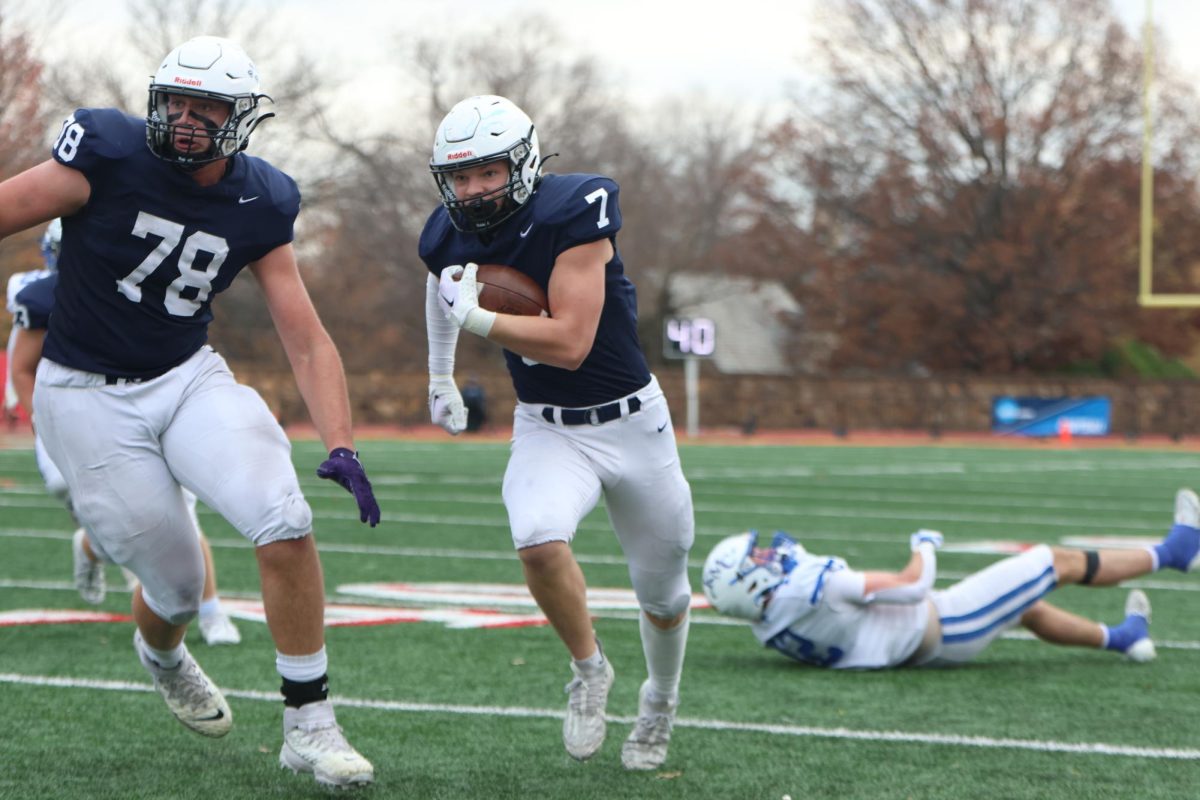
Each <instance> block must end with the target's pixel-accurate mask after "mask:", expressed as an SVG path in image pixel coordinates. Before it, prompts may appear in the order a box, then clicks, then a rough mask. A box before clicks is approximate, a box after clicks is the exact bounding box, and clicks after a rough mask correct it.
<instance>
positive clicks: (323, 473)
mask: <svg viewBox="0 0 1200 800" xmlns="http://www.w3.org/2000/svg"><path fill="white" fill-rule="evenodd" d="M317 477H318V478H328V479H329V480H331V481H337V482H338V483H340V484H341V485H342V488H343V489H345V490H346V491H347V492H349V493H350V494H352V495H354V502H356V503H358V519H359V521H360V522H367V521H370V523H371V527H372V528H374V527H375V526H376V525H378V524H379V504H378V503H376V502H375V493H374V492H373V491H371V482H370V481H369V480H367V472H366V470H364V469H363V465H362V464H361V463H360V462H359V460H358V453H355V452H354V451H353V450H347V449H346V448H345V447H335V448H334V449H333V450H330V451H329V458H327V459H325V461H324V462H322V464H321V466H319V467H317Z"/></svg>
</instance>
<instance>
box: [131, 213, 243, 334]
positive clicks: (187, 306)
mask: <svg viewBox="0 0 1200 800" xmlns="http://www.w3.org/2000/svg"><path fill="white" fill-rule="evenodd" d="M183 230H184V229H183V226H182V225H180V224H179V223H178V222H171V221H170V220H169V219H163V218H162V217H156V216H154V215H153V214H147V213H146V212H145V211H142V212H140V213H139V214H138V217H137V221H136V222H135V223H134V224H133V235H134V236H137V237H139V238H141V239H145V238H146V237H147V236H154V237H157V238H158V239H159V242H158V245H157V246H156V247H155V248H154V249H153V250H151V251H150V254H149V255H147V256H146V257H145V258H144V259H142V263H141V264H138V266H137V269H135V270H134V271H133V272H131V273H129V274H128V275H126V276H125V277H124V278H122V279H121V280H119V281H117V291H118V292H120V293H121V294H123V295H125V297H126V298H128V299H129V300H132V301H133V302H135V303H140V302H142V286H141V284H142V281H144V280H146V278H148V277H149V276H150V274H151V273H153V272H154V270H156V269H158V267H159V265H160V264H162V262H163V261H165V260H166V259H167V256H169V255H171V253H173V252H175V248H177V247H178V246H179V242H180V240H183ZM200 253H207V254H209V255H210V256H211V258H210V259H209V261H208V266H207V267H206V268H204V269H202V270H201V269H196V268H195V267H194V266H193V265H194V264H195V261H196V256H197V255H198V254H200ZM228 255H229V245H228V243H226V241H225V240H224V239H222V238H221V237H219V236H213V235H212V234H211V233H205V232H204V231H196V232H195V233H193V234H192V235H191V236H189V237H187V239H186V240H183V249H182V250H181V251H180V253H179V257H178V259H177V262H178V265H179V277H177V278H176V279H175V280H173V281H172V282H171V285H170V286H168V287H167V290H166V292H165V294H164V297H163V304H164V305H165V306H166V308H167V311H168V312H169V313H171V314H174V315H175V316H177V317H190V316H192V315H193V314H195V313H196V312H197V311H199V310H200V306H201V304H202V303H203V302H204V301H205V300H207V299H208V295H209V292H211V291H212V282H213V280H214V279H215V278H216V277H217V273H218V272H220V271H221V265H222V264H224V263H225V257H226V256H228ZM188 288H192V289H195V290H196V293H195V296H194V297H193V298H188V297H184V296H183V295H182V292H183V290H184V289H188Z"/></svg>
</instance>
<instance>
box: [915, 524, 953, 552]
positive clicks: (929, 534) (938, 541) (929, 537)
mask: <svg viewBox="0 0 1200 800" xmlns="http://www.w3.org/2000/svg"><path fill="white" fill-rule="evenodd" d="M922 542H929V544H931V545H932V546H933V549H934V550H938V549H940V548H941V546H942V544H943V543H945V537H943V536H942V534H941V533H939V532H938V531H931V530H929V529H928V528H922V529H921V530H919V531H917V532H916V533H914V534H913V535H912V537H911V538H909V540H908V545H909V547H910V548H912V549H913V550H914V551H915V550H916V549H917V548H918V547H920V546H921V544H922Z"/></svg>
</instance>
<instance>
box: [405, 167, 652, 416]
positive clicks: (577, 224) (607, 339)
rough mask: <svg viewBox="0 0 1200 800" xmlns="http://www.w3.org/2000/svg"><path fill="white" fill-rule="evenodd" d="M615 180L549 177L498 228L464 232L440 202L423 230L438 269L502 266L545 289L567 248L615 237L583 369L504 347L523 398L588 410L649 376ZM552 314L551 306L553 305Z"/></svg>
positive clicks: (425, 254)
mask: <svg viewBox="0 0 1200 800" xmlns="http://www.w3.org/2000/svg"><path fill="white" fill-rule="evenodd" d="M619 191H620V190H619V188H618V187H617V184H616V182H615V181H613V180H612V179H610V178H606V177H604V176H602V175H585V174H573V175H546V176H543V177H542V179H541V181H540V182H539V183H538V186H537V190H536V191H535V192H534V193H533V195H532V196H531V197H530V199H529V200H528V201H527V202H526V203H525V205H524V206H523V207H522V208H521V210H520V211H518V212H517V213H516V214H514V215H513V216H511V217H509V218H508V219H507V220H505V221H504V222H503V223H501V224H500V225H499V226H498V227H497V228H496V229H495V230H491V231H487V232H485V233H483V234H476V233H463V232H461V231H459V230H456V229H455V228H454V226H453V224H451V222H450V215H449V213H448V212H447V211H446V209H445V207H444V206H438V208H437V209H435V210H434V212H433V214H432V215H430V217H429V219H428V220H427V221H426V223H425V229H424V230H423V231H422V232H421V241H420V245H419V252H420V255H421V260H422V261H424V262H425V266H426V267H427V268H428V269H429V271H430V272H432V273H433V274H434V275H440V274H441V271H442V270H443V269H445V268H446V267H448V266H451V265H454V264H467V263H470V262H474V263H476V264H503V265H506V266H509V267H515V268H516V269H518V270H520V271H521V272H524V273H525V274H526V275H528V276H529V277H531V278H533V279H534V280H535V281H537V283H538V284H539V285H540V286H541V287H542V288H543V289H548V288H549V285H550V272H551V270H553V269H554V262H555V260H556V259H557V258H558V256H559V254H561V253H562V252H563V251H565V250H569V249H570V248H572V247H576V246H579V245H583V244H588V243H589V242H595V241H599V240H600V239H609V240H610V241H611V242H612V244H613V257H612V260H610V261H609V262H608V263H607V264H606V265H605V267H604V307H603V309H602V310H601V312H600V323H599V326H598V327H597V329H596V338H595V341H594V342H593V344H592V349H591V352H589V353H588V355H587V358H585V359H584V361H583V364H582V365H580V367H579V369H577V370H567V369H561V368H559V367H552V366H548V365H546V364H536V363H533V362H530V361H529V360H527V359H523V358H522V357H521V356H519V355H517V354H516V353H513V352H510V351H508V350H505V351H504V359H505V362H506V363H507V364H508V371H509V373H510V374H511V375H512V379H513V387H514V388H515V389H516V393H517V398H518V399H519V400H521V402H524V403H547V404H549V405H556V406H565V407H567V408H583V407H586V406H594V405H599V404H601V403H607V402H610V401H612V400H616V399H617V398H620V397H625V396H626V395H629V394H632V393H633V392H636V391H637V390H638V389H641V388H642V387H643V386H645V385H646V384H647V383H649V382H650V369H649V367H648V366H647V365H646V357H645V355H643V353H642V347H641V343H640V342H639V341H638V335H637V290H636V289H635V288H634V286H633V283H632V282H630V280H629V278H627V277H626V276H625V267H624V264H623V263H622V261H621V254H620V251H619V250H618V249H617V241H616V236H617V231H619V230H620V229H621V209H620V205H619V203H618V201H617V196H618V194H619ZM551 313H553V309H551Z"/></svg>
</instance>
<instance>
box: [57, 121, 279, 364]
mask: <svg viewBox="0 0 1200 800" xmlns="http://www.w3.org/2000/svg"><path fill="white" fill-rule="evenodd" d="M53 155H54V158H55V160H57V161H58V162H59V163H60V164H62V165H63V166H66V167H70V168H71V169H76V170H79V171H80V172H81V173H83V175H84V176H85V177H86V178H87V180H88V183H89V184H91V196H90V198H89V199H88V202H87V204H86V205H85V206H84V207H83V208H82V209H80V210H79V211H78V212H77V213H76V214H74V215H72V216H69V217H64V218H63V238H62V250H61V253H60V256H59V261H58V269H59V274H60V276H61V277H60V278H59V282H58V290H57V294H56V305H57V309H56V310H57V313H55V314H54V316H53V317H52V319H51V322H50V331H49V334H48V335H47V337H46V344H45V347H44V348H43V350H42V353H43V355H44V356H45V357H46V358H48V359H50V360H52V361H56V362H58V363H60V364H65V365H66V366H69V367H74V368H76V369H81V370H86V371H88V372H102V373H105V374H109V375H117V376H121V377H129V378H139V377H150V376H153V375H158V374H160V373H162V372H165V371H166V370H168V369H170V368H171V367H173V366H175V365H177V364H180V363H182V362H183V361H185V360H187V358H188V357H189V356H191V355H192V354H193V353H195V352H196V351H197V350H198V349H199V348H200V347H201V346H202V345H203V344H204V342H205V341H206V339H207V338H208V323H209V322H210V321H211V320H212V310H211V308H210V305H211V303H212V298H213V297H214V296H215V295H216V294H217V293H218V292H221V291H223V290H224V289H226V288H227V287H228V286H229V284H230V283H231V282H232V281H233V279H234V277H235V276H236V275H237V274H238V272H240V271H241V270H242V268H243V267H245V266H246V265H247V264H249V263H251V262H253V261H256V260H258V259H260V258H262V257H263V256H265V255H266V254H267V253H269V252H271V251H272V250H274V249H275V248H276V247H279V246H280V245H284V244H287V243H288V242H290V241H291V240H292V236H293V225H294V223H295V219H296V215H297V214H298V213H299V210H300V192H299V190H298V189H297V188H296V184H295V182H294V181H292V179H291V178H289V177H288V176H287V175H285V174H283V173H282V172H280V171H279V170H277V169H275V168H274V167H272V166H271V165H270V164H268V163H266V162H265V161H263V160H261V159H258V158H253V157H250V156H247V155H245V154H238V155H236V156H234V157H233V158H232V159H230V161H229V162H228V163H229V169H228V172H227V173H226V175H225V177H224V178H223V179H222V180H221V181H219V182H218V183H217V184H216V185H214V186H200V185H199V184H197V183H196V182H195V181H194V180H192V178H191V177H190V176H189V175H188V174H187V173H186V172H183V171H182V170H180V169H178V168H177V167H175V166H172V165H171V164H169V163H167V162H165V161H162V160H160V159H158V158H156V157H155V156H154V155H153V154H152V153H151V152H150V150H149V148H148V147H147V146H146V122H145V120H144V119H141V118H139V117H133V116H130V115H127V114H124V113H122V112H120V111H117V110H115V109H80V110H78V111H76V112H75V113H74V114H73V115H72V116H71V117H68V118H67V121H66V122H65V123H63V130H62V133H61V134H60V135H59V137H58V141H56V142H55V144H54V148H53Z"/></svg>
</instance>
